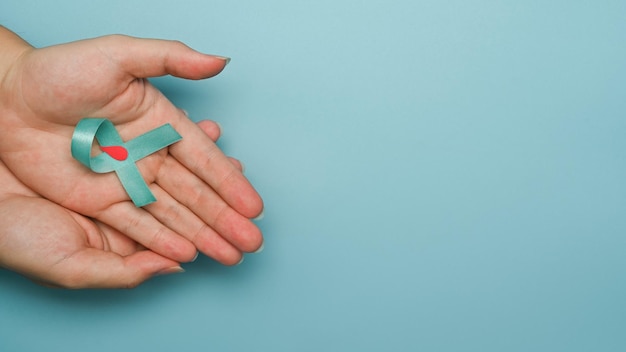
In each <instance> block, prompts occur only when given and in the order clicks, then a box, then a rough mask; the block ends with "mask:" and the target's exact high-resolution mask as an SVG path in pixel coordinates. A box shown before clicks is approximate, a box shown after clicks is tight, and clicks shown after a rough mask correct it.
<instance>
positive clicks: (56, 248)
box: [0, 121, 241, 289]
mask: <svg viewBox="0 0 626 352" xmlns="http://www.w3.org/2000/svg"><path fill="white" fill-rule="evenodd" d="M198 125H199V127H200V128H201V129H202V130H203V131H205V133H206V134H207V135H208V136H209V137H210V138H211V139H212V140H217V138H219V134H220V130H219V126H217V124H215V123H214V122H212V121H202V122H200V123H199V124H198ZM231 162H232V163H233V165H234V166H235V167H237V168H239V169H241V163H240V162H239V161H238V160H236V159H231ZM0 179H1V180H2V182H1V183H0V267H4V268H7V269H9V270H12V271H15V272H18V273H20V274H22V275H24V276H27V277H29V278H31V279H33V280H34V281H36V282H38V283H40V284H43V285H46V286H53V287H62V288H71V289H78V288H132V287H135V286H137V285H139V284H140V283H142V282H144V281H146V280H148V279H150V278H152V277H154V276H157V275H164V274H174V273H181V272H184V270H183V268H182V267H181V266H180V264H179V263H177V262H175V261H173V260H171V259H168V258H166V257H163V256H161V255H159V254H157V253H154V252H153V251H151V250H149V249H146V248H145V247H144V246H142V245H140V244H139V243H137V242H136V241H133V240H132V239H130V238H129V237H127V236H126V235H124V234H122V233H120V232H119V231H117V230H115V229H113V228H112V227H110V226H107V225H106V224H103V223H102V222H100V221H97V220H93V219H90V218H88V217H85V216H83V215H80V214H78V213H76V212H74V211H71V210H68V209H66V208H63V207H62V206H60V205H58V204H56V203H54V202H51V201H49V200H47V199H44V198H42V197H41V196H40V195H38V194H37V193H35V192H34V191H32V190H31V189H29V188H28V187H26V186H25V185H24V184H23V183H21V182H20V181H19V180H18V179H17V178H16V177H15V176H14V175H13V174H12V173H11V172H10V171H9V170H8V169H7V167H6V166H5V165H4V164H3V163H1V162H0Z"/></svg>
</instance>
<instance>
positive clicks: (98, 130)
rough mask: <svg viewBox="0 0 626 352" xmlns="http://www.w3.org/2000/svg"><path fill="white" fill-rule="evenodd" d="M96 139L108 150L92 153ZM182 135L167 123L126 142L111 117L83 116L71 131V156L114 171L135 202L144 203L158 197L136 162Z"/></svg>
mask: <svg viewBox="0 0 626 352" xmlns="http://www.w3.org/2000/svg"><path fill="white" fill-rule="evenodd" d="M94 139H95V140H97V141H98V143H99V144H100V146H101V147H104V148H103V150H104V151H105V152H103V153H101V154H98V155H96V156H93V157H92V156H91V150H92V146H93V142H94ZM181 139H182V137H181V136H180V134H178V132H176V130H175V129H174V128H173V127H172V125H170V124H169V123H168V124H165V125H163V126H160V127H158V128H156V129H154V130H151V131H148V132H146V133H144V134H142V135H140V136H138V137H136V138H134V139H131V140H130V141H128V142H124V141H123V140H122V137H120V135H119V133H118V132H117V130H116V129H115V126H113V123H111V121H109V120H107V119H104V118H84V119H82V120H80V121H79V122H78V125H76V129H75V130H74V134H73V135H72V156H73V157H74V159H76V160H78V161H79V162H81V163H82V164H83V165H85V166H87V167H88V168H89V169H91V170H92V171H93V172H97V173H107V172H111V171H115V173H116V174H117V177H118V178H119V179H120V182H121V183H122V186H123V187H124V190H125V191H126V193H128V195H129V196H130V199H131V200H132V201H133V203H134V204H135V206H137V207H143V206H144V205H148V204H150V203H152V202H155V201H156V198H155V197H154V195H153V194H152V192H151V191H150V188H149V187H148V185H147V184H146V182H145V181H144V179H143V177H142V176H141V173H140V172H139V169H138V168H137V165H136V164H135V163H136V162H137V161H139V160H140V159H143V158H145V157H146V156H148V155H150V154H152V153H155V152H157V151H159V150H161V149H163V148H165V147H167V146H169V145H171V144H173V143H176V142H178V141H179V140H181ZM109 153H111V154H109Z"/></svg>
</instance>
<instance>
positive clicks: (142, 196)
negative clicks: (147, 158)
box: [115, 163, 156, 207]
mask: <svg viewBox="0 0 626 352" xmlns="http://www.w3.org/2000/svg"><path fill="white" fill-rule="evenodd" d="M115 172H116V173H117V175H118V178H119V179H120V181H121V182H122V186H124V189H125V190H126V193H128V195H129V196H130V199H131V200H132V201H133V203H135V206H136V207H143V206H144V205H148V204H150V203H154V202H156V198H155V197H154V194H152V191H150V188H149V187H148V185H147V184H146V182H145V181H144V179H143V177H142V176H141V173H140V172H139V169H138V168H137V166H136V165H135V164H134V163H129V164H127V165H125V166H123V167H121V168H119V169H117V170H115Z"/></svg>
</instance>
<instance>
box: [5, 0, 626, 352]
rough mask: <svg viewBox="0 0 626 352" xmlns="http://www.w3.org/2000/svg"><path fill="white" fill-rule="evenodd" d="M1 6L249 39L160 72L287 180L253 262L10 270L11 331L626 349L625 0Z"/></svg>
mask: <svg viewBox="0 0 626 352" xmlns="http://www.w3.org/2000/svg"><path fill="white" fill-rule="evenodd" d="M0 23H3V24H4V25H6V26H7V27H9V28H11V29H13V30H14V31H16V32H17V33H19V34H20V35H22V36H23V37H24V38H25V39H27V40H28V41H30V42H31V43H33V44H34V45H36V46H45V45H51V44H55V43H61V42H66V41H71V40H76V39H81V38H87V37H93V36H98V35H103V34H109V33H124V34H129V35H135V36H142V37H158V38H168V39H178V40H181V41H184V42H186V43H187V44H189V45H191V46H193V47H195V48H197V49H199V50H202V51H205V52H210V53H216V54H221V55H227V56H232V57H233V61H232V62H231V64H230V65H229V66H228V68H227V69H226V71H225V72H223V74H221V75H220V76H219V77H217V78H214V79H211V80H208V81H202V82H187V81H181V80H176V79H172V78H160V79H157V80H154V83H155V84H156V85H157V86H159V87H160V88H161V89H162V90H163V91H164V92H165V93H166V94H167V95H168V96H169V97H170V98H171V99H172V100H173V101H174V102H175V103H176V104H177V105H179V106H181V107H183V108H185V109H187V110H188V111H189V112H190V113H191V115H192V116H193V117H194V118H196V119H200V118H212V119H215V120H217V121H219V122H220V123H221V124H222V126H223V129H224V135H223V140H222V141H221V143H220V145H221V146H222V147H223V149H224V150H225V151H226V152H227V153H229V154H232V155H235V156H237V157H239V158H241V159H242V160H243V161H244V162H245V164H246V166H247V175H248V176H249V178H250V179H251V180H252V181H253V183H254V184H255V185H256V186H257V188H258V190H259V191H260V192H261V193H262V195H263V197H264V199H265V202H266V217H265V219H264V220H263V221H262V222H260V226H261V228H262V230H263V231H264V233H265V236H266V245H265V247H266V248H265V251H264V252H263V253H261V254H256V255H248V256H247V257H246V262H245V263H244V264H242V265H241V266H239V267H235V268H226V267H222V266H219V265H217V264H215V263H214V262H212V261H211V260H209V259H206V258H201V259H199V260H198V261H197V262H195V263H193V264H189V265H186V266H185V267H186V269H187V272H186V273H185V274H182V275H178V276H169V277H159V278H156V279H154V280H152V281H149V282H148V283H146V284H144V285H142V286H140V287H139V288H137V289H134V290H117V291H77V292H72V291H63V290H51V289H47V288H42V287H39V286H36V285H35V284H32V283H31V282H30V281H28V280H26V279H24V278H22V277H20V276H18V275H16V274H13V273H11V272H8V271H6V270H2V271H0V287H1V289H0V349H1V350H3V351H117V350H119V351H131V350H135V351H173V350H174V351H187V350H191V349H195V350H204V351H244V350H249V351H253V350H258V351H417V350H421V351H624V350H626V303H625V300H626V272H625V268H626V252H625V251H626V237H625V233H626V142H625V136H626V88H625V83H626V2H625V1H578V0H576V1H487V0H485V1H477V0H472V1H462V0H450V1H434V0H433V1H409V0H405V1H402V0H395V1H382V0H381V1H374V0H368V1H347V0H332V1H331V0H322V1H308V2H305V1H300V2H297V1H286V0H285V1H279V0H266V1H250V0H248V1H200V0H198V1H182V0H181V1H155V0H149V1H148V0H145V1H127V0H123V1H122V0H104V1H89V2H86V1H69V0H63V1H59V0H57V1H50V2H48V1H25V0H2V2H1V3H0Z"/></svg>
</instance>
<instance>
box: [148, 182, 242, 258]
mask: <svg viewBox="0 0 626 352" xmlns="http://www.w3.org/2000/svg"><path fill="white" fill-rule="evenodd" d="M150 189H151V190H152V192H153V193H154V195H155V196H156V198H157V199H158V201H157V202H154V203H152V204H150V205H148V206H146V207H144V208H145V209H146V210H147V211H148V212H150V213H151V214H152V215H153V216H154V217H155V218H156V219H157V220H159V221H160V222H161V223H163V224H164V225H165V226H167V227H169V228H170V229H172V230H174V231H176V232H177V233H179V234H180V235H181V236H183V237H185V238H187V239H188V240H190V241H191V242H192V243H193V244H194V245H195V246H196V248H198V250H199V251H200V252H202V253H204V254H205V255H207V256H209V257H211V258H213V259H215V260H217V261H218V262H220V263H222V264H225V265H234V264H237V263H238V262H239V261H240V260H241V256H242V253H241V252H240V251H239V250H238V249H237V248H235V247H234V246H233V245H232V244H230V243H229V242H228V241H226V240H225V239H224V238H222V237H221V236H220V235H219V234H218V233H217V232H215V230H213V229H212V228H211V227H209V226H207V225H206V224H205V223H204V221H202V220H201V219H200V218H199V217H198V216H197V215H195V214H194V213H193V212H192V211H191V210H189V209H188V208H187V207H185V206H184V205H182V204H180V203H179V202H178V201H176V200H175V199H174V198H172V197H171V196H170V195H169V194H168V193H167V192H165V191H164V190H163V189H162V188H161V187H159V186H158V185H156V184H153V185H151V187H150Z"/></svg>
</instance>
